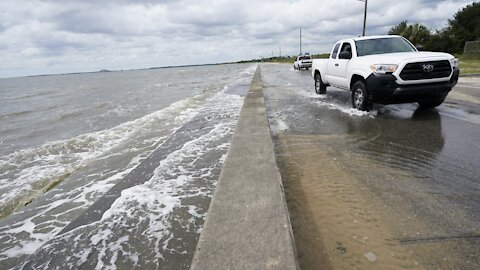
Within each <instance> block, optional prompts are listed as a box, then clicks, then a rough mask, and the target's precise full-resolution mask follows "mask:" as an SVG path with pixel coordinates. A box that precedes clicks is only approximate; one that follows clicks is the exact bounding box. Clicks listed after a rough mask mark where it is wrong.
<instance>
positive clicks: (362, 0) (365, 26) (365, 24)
mask: <svg viewBox="0 0 480 270" xmlns="http://www.w3.org/2000/svg"><path fill="white" fill-rule="evenodd" d="M358 1H360V2H365V13H364V14H363V32H362V36H365V28H367V5H368V0H358Z"/></svg>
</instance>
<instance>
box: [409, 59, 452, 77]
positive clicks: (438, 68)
mask: <svg viewBox="0 0 480 270" xmlns="http://www.w3.org/2000/svg"><path fill="white" fill-rule="evenodd" d="M424 65H431V66H433V69H432V70H430V71H428V68H427V70H424ZM450 73H452V67H451V66H450V61H448V60H443V61H429V62H418V63H409V64H407V65H406V66H405V67H404V68H403V70H402V72H401V73H400V78H402V80H404V81H413V80H428V79H438V78H445V77H449V76H450Z"/></svg>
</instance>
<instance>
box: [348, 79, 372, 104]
mask: <svg viewBox="0 0 480 270" xmlns="http://www.w3.org/2000/svg"><path fill="white" fill-rule="evenodd" d="M352 106H353V107H354V108H356V109H358V110H361V111H367V112H368V111H370V110H371V109H372V108H373V102H372V100H371V98H370V97H369V95H368V92H367V87H366V86H365V83H364V82H362V81H358V82H356V83H355V84H353V87H352Z"/></svg>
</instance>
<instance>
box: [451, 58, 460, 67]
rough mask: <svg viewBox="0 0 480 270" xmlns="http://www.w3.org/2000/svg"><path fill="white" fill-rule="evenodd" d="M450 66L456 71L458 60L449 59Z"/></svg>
mask: <svg viewBox="0 0 480 270" xmlns="http://www.w3.org/2000/svg"><path fill="white" fill-rule="evenodd" d="M450 65H451V66H452V68H453V69H458V65H459V61H458V58H453V59H450Z"/></svg>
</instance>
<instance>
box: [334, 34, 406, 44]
mask: <svg viewBox="0 0 480 270" xmlns="http://www.w3.org/2000/svg"><path fill="white" fill-rule="evenodd" d="M390 37H400V36H398V35H379V36H364V37H353V38H347V39H342V40H339V41H337V42H335V43H338V42H344V41H347V40H354V41H357V40H366V39H377V38H390Z"/></svg>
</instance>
